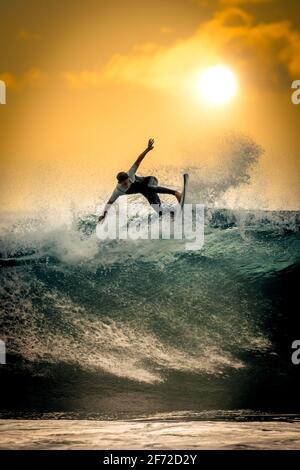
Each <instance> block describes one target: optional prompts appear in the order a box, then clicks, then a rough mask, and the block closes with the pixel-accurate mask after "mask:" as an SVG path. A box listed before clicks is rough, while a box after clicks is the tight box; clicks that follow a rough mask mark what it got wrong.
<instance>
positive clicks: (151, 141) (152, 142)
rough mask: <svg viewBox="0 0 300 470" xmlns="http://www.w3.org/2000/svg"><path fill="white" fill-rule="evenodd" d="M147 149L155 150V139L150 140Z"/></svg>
mask: <svg viewBox="0 0 300 470" xmlns="http://www.w3.org/2000/svg"><path fill="white" fill-rule="evenodd" d="M147 148H148V150H152V149H153V148H154V139H149V141H148V147H147Z"/></svg>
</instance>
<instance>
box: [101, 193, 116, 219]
mask: <svg viewBox="0 0 300 470" xmlns="http://www.w3.org/2000/svg"><path fill="white" fill-rule="evenodd" d="M117 199H118V197H117V196H116V195H115V192H113V194H112V195H111V197H110V198H109V200H108V201H107V203H106V204H105V206H104V210H103V213H102V214H101V215H100V216H99V217H98V222H102V220H104V219H105V217H106V216H107V213H108V211H109V209H110V208H111V206H112V204H113V203H114V202H115V201H116V200H117Z"/></svg>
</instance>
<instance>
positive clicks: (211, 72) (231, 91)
mask: <svg viewBox="0 0 300 470" xmlns="http://www.w3.org/2000/svg"><path fill="white" fill-rule="evenodd" d="M198 87H199V91H200V93H201V96H202V98H203V99H204V100H205V101H207V102H208V103H211V104H215V105H218V104H224V103H228V102H229V101H230V100H231V99H232V98H233V97H234V96H235V95H236V92H237V79H236V77H235V75H234V73H233V72H232V71H231V70H230V69H229V68H228V67H225V66H224V65H215V66H214V67H210V68H208V69H206V70H204V71H203V72H202V73H201V74H200V77H199V81H198Z"/></svg>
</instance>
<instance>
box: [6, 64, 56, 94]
mask: <svg viewBox="0 0 300 470" xmlns="http://www.w3.org/2000/svg"><path fill="white" fill-rule="evenodd" d="M0 79H1V80H4V82H5V84H6V86H7V87H8V88H11V89H14V90H17V91H20V90H23V89H24V88H27V87H28V86H30V87H33V86H40V85H42V84H44V83H45V81H46V80H47V76H46V74H44V73H43V72H42V71H41V70H40V69H39V68H37V67H32V68H31V69H28V70H25V71H24V72H23V73H22V74H20V75H17V74H13V73H10V72H3V73H0Z"/></svg>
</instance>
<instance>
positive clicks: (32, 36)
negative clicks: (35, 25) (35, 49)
mask: <svg viewBox="0 0 300 470" xmlns="http://www.w3.org/2000/svg"><path fill="white" fill-rule="evenodd" d="M18 36H19V38H20V39H22V40H23V41H31V40H33V41H36V40H38V39H40V38H41V35H40V34H39V33H35V32H32V31H26V30H24V29H22V30H21V31H19V34H18Z"/></svg>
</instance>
